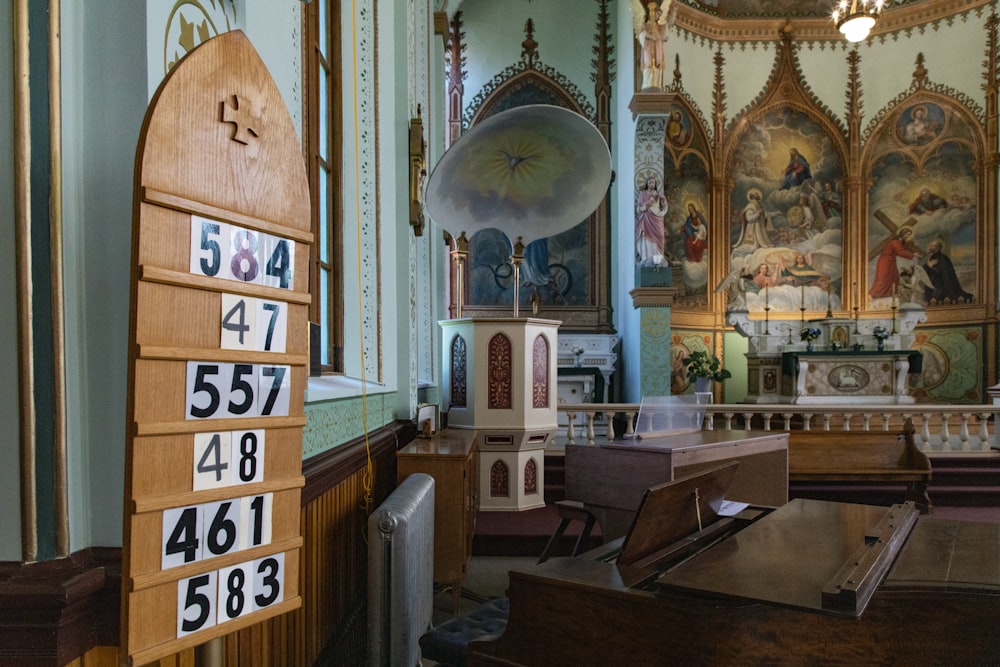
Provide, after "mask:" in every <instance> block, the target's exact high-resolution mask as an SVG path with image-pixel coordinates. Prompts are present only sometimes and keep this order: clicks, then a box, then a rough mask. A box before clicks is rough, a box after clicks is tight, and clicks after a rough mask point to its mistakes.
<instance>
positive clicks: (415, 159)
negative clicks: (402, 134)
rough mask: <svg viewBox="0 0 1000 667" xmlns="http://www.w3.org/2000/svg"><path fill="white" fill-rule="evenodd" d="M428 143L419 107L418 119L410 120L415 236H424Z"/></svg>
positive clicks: (411, 213) (418, 106)
mask: <svg viewBox="0 0 1000 667" xmlns="http://www.w3.org/2000/svg"><path fill="white" fill-rule="evenodd" d="M426 160H427V142H425V141H424V122H423V120H422V119H421V117H420V105H419V104H418V105H417V117H416V118H411V119H410V225H411V226H412V227H413V235H414V236H423V235H424V179H425V178H426V177H427V163H426Z"/></svg>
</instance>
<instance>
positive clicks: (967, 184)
mask: <svg viewBox="0 0 1000 667" xmlns="http://www.w3.org/2000/svg"><path fill="white" fill-rule="evenodd" d="M983 116H984V114H983V113H982V112H981V111H980V110H979V109H978V108H976V106H975V105H974V104H973V103H971V102H970V101H968V100H966V99H964V98H963V96H962V95H960V94H957V93H955V92H954V91H951V90H949V89H947V88H944V87H941V86H936V85H934V84H931V83H929V82H928V81H927V79H926V71H925V70H924V69H923V67H922V57H918V62H917V68H916V71H915V73H914V83H913V85H912V86H911V87H910V89H908V90H907V91H904V92H903V93H901V94H900V95H899V96H898V97H897V98H896V99H895V100H893V101H892V102H891V103H890V104H889V105H887V106H886V107H885V108H884V109H883V110H882V111H881V112H880V113H879V114H878V115H877V116H876V117H875V119H874V120H873V121H872V123H871V126H870V128H869V137H870V138H869V140H868V141H867V142H866V144H865V150H864V153H863V157H862V170H863V172H864V173H865V174H866V175H867V180H866V183H865V185H866V187H867V191H866V192H865V197H864V200H865V203H866V211H865V217H866V222H867V229H866V235H865V245H864V248H865V253H864V255H863V256H862V258H861V259H862V261H863V262H864V266H863V271H862V272H861V273H860V274H859V275H863V276H864V281H865V282H864V285H865V289H864V298H865V300H866V307H867V309H868V310H874V311H880V312H883V313H884V312H886V311H887V310H889V309H891V308H892V307H893V306H895V305H897V304H898V306H899V307H900V308H907V307H918V306H919V307H922V308H924V309H926V317H927V319H926V323H924V324H922V325H921V326H920V327H919V329H918V332H917V335H916V337H915V341H914V348H915V349H916V350H918V351H920V352H921V354H922V368H921V372H920V373H919V374H917V375H916V376H914V377H913V378H911V387H910V393H911V394H912V395H913V396H914V398H916V399H917V400H918V401H922V402H949V403H956V402H957V403H963V402H964V403H981V402H982V401H983V400H984V397H985V387H987V386H990V385H992V384H993V383H994V382H995V370H994V368H995V349H996V338H997V333H996V326H995V321H996V293H997V292H996V280H997V275H996V262H997V247H996V238H997V236H996V228H995V224H996V223H995V211H996V196H997V181H996V178H997V174H996V164H995V159H993V157H992V154H991V151H989V150H988V149H987V146H989V145H990V141H989V139H988V138H987V137H986V133H985V129H984V128H986V127H987V124H986V123H984V122H983Z"/></svg>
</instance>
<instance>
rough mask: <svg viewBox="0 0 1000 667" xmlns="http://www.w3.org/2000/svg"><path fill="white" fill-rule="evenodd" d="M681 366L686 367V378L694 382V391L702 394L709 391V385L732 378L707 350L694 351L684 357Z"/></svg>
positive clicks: (717, 359)
mask: <svg viewBox="0 0 1000 667" xmlns="http://www.w3.org/2000/svg"><path fill="white" fill-rule="evenodd" d="M683 364H684V365H685V366H686V367H687V378H688V381H689V382H694V390H695V391H696V392H698V393H703V392H707V391H710V390H711V383H712V382H713V381H714V382H722V381H723V380H726V379H728V378H731V377H732V376H733V374H732V373H730V372H729V371H727V370H726V369H725V368H723V367H722V362H721V361H719V358H718V357H716V356H715V355H710V354H709V353H708V351H707V350H695V351H694V352H692V353H691V354H690V355H688V356H687V357H684V361H683Z"/></svg>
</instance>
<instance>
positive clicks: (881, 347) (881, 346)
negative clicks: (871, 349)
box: [878, 339, 885, 352]
mask: <svg viewBox="0 0 1000 667" xmlns="http://www.w3.org/2000/svg"><path fill="white" fill-rule="evenodd" d="M878 351H879V352H885V341H884V340H881V339H879V341H878Z"/></svg>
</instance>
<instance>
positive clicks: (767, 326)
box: [764, 306, 771, 336]
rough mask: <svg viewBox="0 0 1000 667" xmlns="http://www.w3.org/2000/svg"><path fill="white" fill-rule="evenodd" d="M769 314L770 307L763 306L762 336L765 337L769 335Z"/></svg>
mask: <svg viewBox="0 0 1000 667" xmlns="http://www.w3.org/2000/svg"><path fill="white" fill-rule="evenodd" d="M770 313H771V307H770V306H764V335H765V336H768V335H770V333H771V331H770V327H769V325H768V316H769V315H770Z"/></svg>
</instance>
